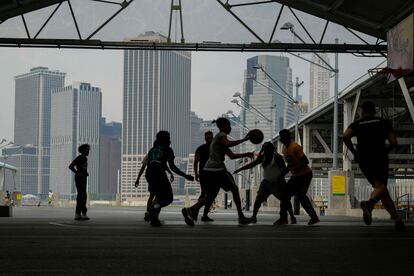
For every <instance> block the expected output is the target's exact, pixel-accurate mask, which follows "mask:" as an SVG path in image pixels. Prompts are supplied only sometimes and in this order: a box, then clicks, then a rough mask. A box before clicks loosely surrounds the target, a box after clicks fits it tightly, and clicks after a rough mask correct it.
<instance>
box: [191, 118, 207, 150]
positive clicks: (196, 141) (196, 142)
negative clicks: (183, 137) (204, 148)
mask: <svg viewBox="0 0 414 276" xmlns="http://www.w3.org/2000/svg"><path fill="white" fill-rule="evenodd" d="M190 119H191V149H190V152H191V153H194V152H195V150H196V149H197V148H198V147H199V146H200V145H202V144H204V132H203V131H201V128H200V127H201V123H202V122H203V119H201V118H200V117H198V116H197V114H195V112H191V115H190Z"/></svg>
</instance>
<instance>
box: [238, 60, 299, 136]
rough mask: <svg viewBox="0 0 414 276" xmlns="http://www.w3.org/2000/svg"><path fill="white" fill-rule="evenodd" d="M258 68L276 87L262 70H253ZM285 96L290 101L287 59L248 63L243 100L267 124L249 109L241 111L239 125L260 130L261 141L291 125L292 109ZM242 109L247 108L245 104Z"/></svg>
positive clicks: (289, 74) (291, 85)
mask: <svg viewBox="0 0 414 276" xmlns="http://www.w3.org/2000/svg"><path fill="white" fill-rule="evenodd" d="M258 65H259V66H260V65H261V66H262V67H263V69H264V70H265V71H266V73H267V74H269V75H270V77H271V78H272V79H273V80H275V81H276V83H277V84H276V83H274V82H273V81H272V79H271V78H269V77H268V76H266V75H265V73H264V72H263V71H262V70H260V69H256V68H255V67H257V66H258ZM255 80H256V81H255ZM270 88H271V89H270ZM281 88H283V89H281ZM272 90H275V91H277V92H274V91H272ZM285 93H287V94H289V95H290V96H291V97H293V83H292V69H291V68H290V67H289V58H287V57H281V56H268V55H263V56H255V57H252V58H250V59H248V60H247V69H246V73H245V81H244V91H243V96H244V99H245V100H246V101H247V102H248V103H249V104H250V105H252V106H253V107H254V108H256V109H257V110H259V111H260V113H261V114H263V115H264V116H265V117H266V118H268V119H269V120H271V122H269V120H265V119H263V118H262V117H261V116H260V115H258V114H257V112H256V111H254V110H252V109H251V108H250V109H251V110H252V111H253V112H248V111H246V110H242V111H241V114H240V115H241V116H240V117H241V122H242V123H243V124H245V125H246V126H247V127H248V128H250V129H253V128H259V129H261V130H262V131H263V134H264V139H265V141H266V140H270V139H271V137H272V138H273V137H274V135H275V133H277V132H278V131H279V130H281V129H283V128H285V127H287V126H289V125H290V124H292V123H293V122H294V121H295V115H294V109H293V105H292V103H291V102H289V100H288V99H287V98H288V96H287V95H285ZM240 104H242V105H243V104H244V103H243V102H241V103H240ZM244 105H245V106H246V107H247V108H249V107H248V106H247V105H246V104H244Z"/></svg>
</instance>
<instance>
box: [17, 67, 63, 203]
mask: <svg viewBox="0 0 414 276" xmlns="http://www.w3.org/2000/svg"><path fill="white" fill-rule="evenodd" d="M64 82H65V73H62V72H59V71H50V70H49V69H48V68H47V67H35V68H32V69H31V70H30V72H29V73H26V74H23V75H19V76H16V77H15V85H16V86H15V113H14V118H15V119H14V120H15V122H14V142H15V144H16V145H19V146H22V145H26V144H30V145H33V146H34V147H36V156H37V178H36V181H35V182H33V183H32V184H31V185H33V186H35V187H36V188H35V189H32V188H30V189H29V190H30V191H35V190H36V191H37V192H36V193H37V194H43V195H46V194H47V192H48V189H49V150H50V119H51V118H50V112H51V92H52V90H53V89H56V88H60V87H63V86H64ZM22 169H24V168H22Z"/></svg>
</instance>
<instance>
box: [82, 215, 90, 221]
mask: <svg viewBox="0 0 414 276" xmlns="http://www.w3.org/2000/svg"><path fill="white" fill-rule="evenodd" d="M81 220H90V218H89V217H88V216H87V215H86V214H82V215H81Z"/></svg>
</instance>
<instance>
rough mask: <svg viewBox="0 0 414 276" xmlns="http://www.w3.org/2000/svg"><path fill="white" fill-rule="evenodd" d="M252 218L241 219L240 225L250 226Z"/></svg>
mask: <svg viewBox="0 0 414 276" xmlns="http://www.w3.org/2000/svg"><path fill="white" fill-rule="evenodd" d="M250 223H251V221H250V218H246V217H244V216H243V217H239V225H248V224H250Z"/></svg>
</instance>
